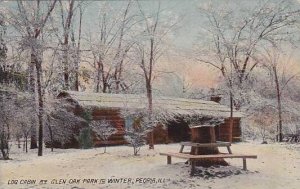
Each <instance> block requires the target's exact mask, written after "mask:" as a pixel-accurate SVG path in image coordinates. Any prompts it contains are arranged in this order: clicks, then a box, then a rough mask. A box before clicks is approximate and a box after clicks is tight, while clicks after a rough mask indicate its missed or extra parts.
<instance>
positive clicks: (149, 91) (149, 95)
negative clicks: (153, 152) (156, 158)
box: [146, 81, 154, 149]
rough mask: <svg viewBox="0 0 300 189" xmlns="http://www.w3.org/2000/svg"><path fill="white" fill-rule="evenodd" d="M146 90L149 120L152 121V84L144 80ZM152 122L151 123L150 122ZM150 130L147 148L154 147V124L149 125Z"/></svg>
mask: <svg viewBox="0 0 300 189" xmlns="http://www.w3.org/2000/svg"><path fill="white" fill-rule="evenodd" d="M146 90H147V99H148V114H149V115H148V116H149V120H150V121H152V111H153V102H152V86H151V82H150V81H147V82H146ZM151 124H153V123H151ZM151 129H152V131H151V132H150V133H149V149H154V125H151Z"/></svg>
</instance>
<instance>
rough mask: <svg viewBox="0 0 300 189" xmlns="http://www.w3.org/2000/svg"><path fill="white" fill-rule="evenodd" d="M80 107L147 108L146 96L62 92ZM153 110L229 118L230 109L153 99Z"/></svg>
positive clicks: (205, 103) (209, 103) (199, 102)
mask: <svg viewBox="0 0 300 189" xmlns="http://www.w3.org/2000/svg"><path fill="white" fill-rule="evenodd" d="M61 95H63V96H69V97H70V98H72V99H73V100H75V101H76V102H77V103H78V104H79V105H80V106H82V107H98V108H108V109H125V108H127V109H143V108H146V107H147V98H146V95H137V94H110V93H92V92H78V91H64V92H62V93H61ZM153 109H159V110H163V111H166V112H169V113H173V114H178V115H204V116H213V117H230V108H229V107H227V106H224V105H221V104H219V103H216V102H213V101H205V100H199V99H186V98H173V97H162V96H154V97H153ZM233 117H243V114H242V113H241V112H236V111H234V113H233Z"/></svg>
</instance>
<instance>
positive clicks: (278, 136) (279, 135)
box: [273, 67, 283, 142]
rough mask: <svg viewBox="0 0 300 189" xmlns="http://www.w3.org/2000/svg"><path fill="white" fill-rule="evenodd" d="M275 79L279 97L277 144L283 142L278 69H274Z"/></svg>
mask: <svg viewBox="0 0 300 189" xmlns="http://www.w3.org/2000/svg"><path fill="white" fill-rule="evenodd" d="M273 72H274V77H275V85H276V96H277V109H278V127H277V136H276V140H277V142H282V139H283V135H282V106H281V94H280V93H281V91H280V86H279V81H278V75H277V69H276V67H273Z"/></svg>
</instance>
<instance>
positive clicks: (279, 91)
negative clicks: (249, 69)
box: [261, 46, 299, 142]
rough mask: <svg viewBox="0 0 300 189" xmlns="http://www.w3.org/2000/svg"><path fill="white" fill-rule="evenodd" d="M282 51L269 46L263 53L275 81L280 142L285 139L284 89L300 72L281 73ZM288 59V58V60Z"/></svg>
mask: <svg viewBox="0 0 300 189" xmlns="http://www.w3.org/2000/svg"><path fill="white" fill-rule="evenodd" d="M282 56H283V55H282V52H281V50H280V49H279V47H278V46H277V47H274V46H273V47H271V48H270V47H269V48H268V49H267V50H266V51H265V54H264V55H263V60H261V61H262V62H261V63H262V65H264V66H265V68H267V69H268V70H269V73H270V75H271V76H272V79H273V81H274V83H275V91H276V92H275V94H276V99H277V112H278V126H277V136H276V140H277V141H278V142H282V139H283V133H282V131H283V129H282V127H283V123H282V122H283V107H282V106H283V105H282V98H283V93H284V90H286V88H287V86H288V84H289V83H290V82H291V81H292V80H293V79H295V78H296V76H297V75H299V73H296V74H292V75H290V76H288V77H287V78H286V77H285V76H284V72H283V74H280V71H281V70H280V65H281V64H282V62H281V61H284V60H283V59H282ZM287 61H288V60H287Z"/></svg>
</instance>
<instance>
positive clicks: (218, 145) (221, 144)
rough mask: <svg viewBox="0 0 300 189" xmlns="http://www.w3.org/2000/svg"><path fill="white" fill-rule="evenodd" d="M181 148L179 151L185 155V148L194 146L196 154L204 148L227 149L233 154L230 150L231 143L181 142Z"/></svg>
mask: <svg viewBox="0 0 300 189" xmlns="http://www.w3.org/2000/svg"><path fill="white" fill-rule="evenodd" d="M180 145H181V148H180V150H179V153H183V148H184V146H192V147H196V154H197V150H198V148H204V147H226V148H227V150H228V153H229V154H232V151H231V149H230V146H231V143H230V142H221V141H217V142H216V143H193V142H181V143H180Z"/></svg>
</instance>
